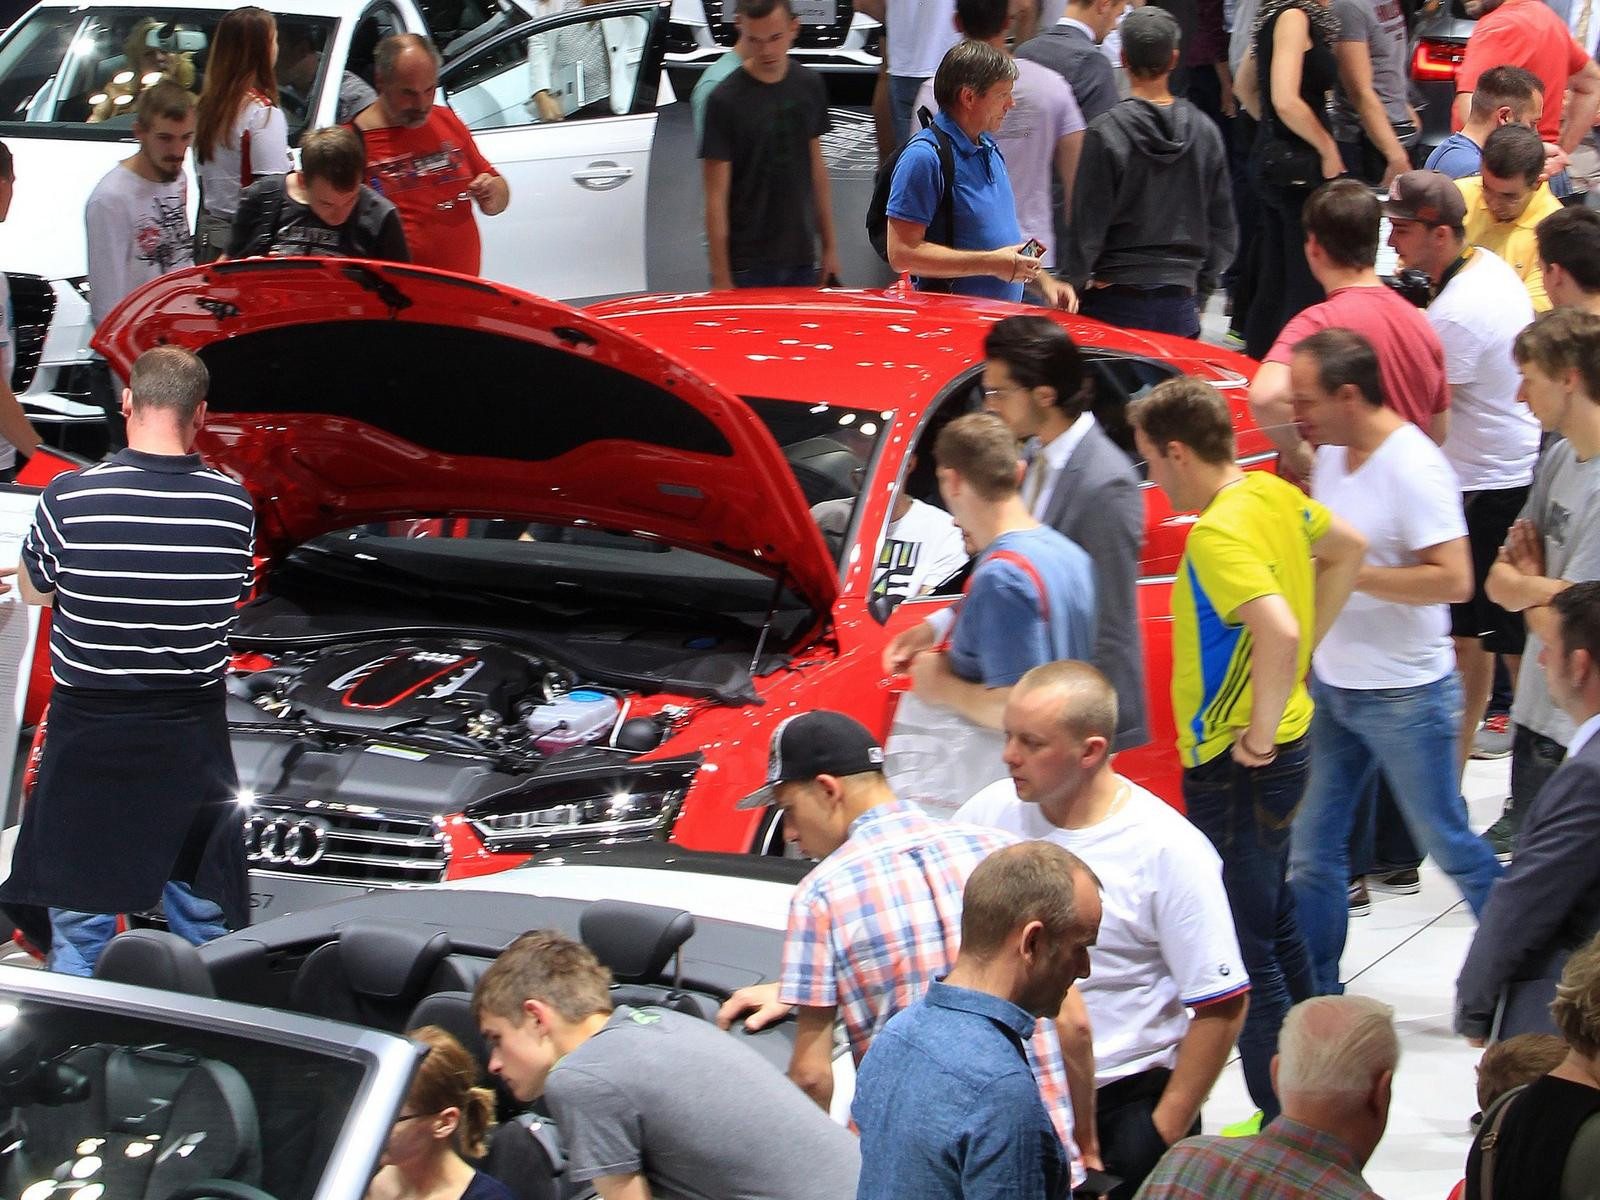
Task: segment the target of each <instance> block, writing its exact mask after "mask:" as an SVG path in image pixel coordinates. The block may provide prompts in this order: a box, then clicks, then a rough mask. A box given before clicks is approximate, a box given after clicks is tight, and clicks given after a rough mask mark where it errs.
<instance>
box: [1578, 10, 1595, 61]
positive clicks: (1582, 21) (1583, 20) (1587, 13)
mask: <svg viewBox="0 0 1600 1200" xmlns="http://www.w3.org/2000/svg"><path fill="white" fill-rule="evenodd" d="M1579 2H1580V3H1581V4H1582V5H1583V12H1582V13H1580V14H1579V15H1578V28H1577V33H1576V36H1577V39H1578V45H1580V46H1582V47H1583V49H1584V51H1585V53H1590V54H1592V53H1593V52H1594V51H1593V49H1592V47H1590V45H1589V22H1590V21H1591V20H1592V19H1593V17H1594V3H1595V0H1579Z"/></svg>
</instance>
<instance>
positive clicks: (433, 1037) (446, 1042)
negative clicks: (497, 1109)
mask: <svg viewBox="0 0 1600 1200" xmlns="http://www.w3.org/2000/svg"><path fill="white" fill-rule="evenodd" d="M406 1036H407V1037H408V1038H410V1039H411V1040H412V1041H414V1042H421V1043H422V1044H423V1045H425V1046H427V1047H428V1054H427V1056H426V1057H425V1058H424V1059H423V1060H422V1061H421V1062H420V1063H418V1064H417V1073H416V1076H415V1077H414V1078H413V1079H412V1080H411V1091H410V1092H409V1093H408V1094H407V1097H406V1100H407V1103H408V1104H409V1106H410V1107H411V1108H413V1109H415V1110H416V1111H417V1112H423V1113H437V1112H443V1111H444V1110H445V1109H447V1108H458V1109H460V1110H461V1121H460V1123H459V1124H458V1125H457V1126H456V1150H457V1152H458V1153H460V1154H463V1155H465V1156H466V1157H467V1158H480V1157H482V1155H483V1152H484V1142H483V1139H484V1136H485V1135H486V1134H487V1133H488V1132H489V1126H491V1125H493V1124H494V1115H495V1114H494V1093H493V1092H492V1091H490V1090H489V1089H488V1088H486V1087H479V1086H478V1077H479V1067H478V1060H477V1059H475V1058H473V1057H472V1055H471V1054H469V1053H468V1052H467V1050H466V1048H465V1047H464V1046H462V1044H461V1043H460V1042H458V1041H456V1039H455V1038H453V1037H452V1036H451V1035H450V1034H449V1033H447V1032H446V1031H445V1030H443V1029H441V1028H439V1026H437V1025H424V1026H422V1027H421V1028H419V1029H413V1030H411V1031H410V1032H409V1033H407V1034H406Z"/></svg>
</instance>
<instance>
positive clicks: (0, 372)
mask: <svg viewBox="0 0 1600 1200" xmlns="http://www.w3.org/2000/svg"><path fill="white" fill-rule="evenodd" d="M16 325H17V314H16V313H15V312H14V311H13V310H12V308H11V280H9V279H7V278H6V274H5V272H4V271H0V379H4V380H5V381H6V386H7V387H10V386H11V372H12V369H13V368H14V367H16V365H17V333H16ZM16 462H17V450H16V447H15V446H13V445H12V444H11V443H10V442H8V441H6V440H5V438H0V471H9V470H10V469H11V468H12V467H13V466H15V465H16Z"/></svg>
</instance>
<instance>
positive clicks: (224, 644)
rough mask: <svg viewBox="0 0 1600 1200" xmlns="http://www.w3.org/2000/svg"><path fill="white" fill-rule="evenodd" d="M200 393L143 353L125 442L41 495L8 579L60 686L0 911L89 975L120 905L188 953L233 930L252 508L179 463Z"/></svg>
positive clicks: (159, 354) (199, 376)
mask: <svg viewBox="0 0 1600 1200" xmlns="http://www.w3.org/2000/svg"><path fill="white" fill-rule="evenodd" d="M208 382H209V380H208V375H207V372H206V368H205V366H204V364H202V363H201V362H200V360H199V359H197V358H196V357H194V355H192V354H190V353H189V352H187V351H185V350H180V349H178V348H176V347H161V348H159V349H155V350H150V351H148V352H146V353H145V354H143V355H141V356H140V358H139V360H138V362H136V363H135V364H134V367H133V371H132V373H131V375H130V377H129V387H128V388H127V389H126V390H124V392H123V399H122V411H123V415H124V416H125V417H126V418H127V422H128V448H127V449H125V450H122V451H120V452H119V453H117V454H116V455H114V456H113V457H111V458H109V459H107V460H106V461H105V462H102V463H99V464H97V465H95V466H92V467H88V468H86V469H84V470H82V471H77V472H74V473H72V474H70V475H63V476H60V477H59V478H57V479H55V480H53V481H52V482H51V483H50V486H49V487H47V488H46V489H45V492H44V495H43V497H41V499H40V502H39V508H38V512H37V514H36V516H35V519H34V524H33V528H32V529H31V530H30V531H29V533H28V537H27V539H26V540H25V542H24V543H23V547H22V566H23V567H24V568H26V569H25V570H22V571H12V572H8V574H15V575H16V576H17V582H18V584H19V586H20V589H21V592H22V596H23V598H24V599H25V600H27V601H28V602H29V603H31V604H38V605H42V606H44V607H48V608H52V609H53V610H54V620H53V622H52V624H51V629H50V662H51V673H52V675H53V676H54V678H55V683H56V687H55V692H54V695H53V697H52V700H51V706H50V713H49V735H48V738H47V740H46V742H45V747H44V757H43V759H42V761H41V763H40V768H39V776H38V782H37V785H36V787H35V790H34V793H33V796H32V798H31V800H30V802H29V804H28V808H27V810H26V812H25V813H24V814H23V821H22V829H21V832H20V834H19V835H18V840H17V847H16V852H15V855H14V859H13V868H12V872H11V876H10V878H9V879H7V880H6V882H5V884H4V885H3V886H0V902H4V903H5V905H6V906H7V909H8V911H10V912H11V913H12V914H13V916H14V919H16V920H17V922H18V924H19V926H21V927H22V928H23V930H24V932H27V933H29V934H30V936H33V937H34V938H35V939H37V940H40V941H43V942H44V943H45V944H48V945H49V946H50V951H51V953H50V965H51V968H52V969H53V970H57V971H64V972H67V973H70V974H79V975H87V974H90V973H91V972H92V971H93V969H94V964H95V960H96V959H97V958H98V957H99V955H100V951H101V950H102V949H104V947H105V944H106V942H107V941H108V940H110V938H111V936H112V934H113V933H114V932H115V930H116V920H117V914H119V913H127V912H138V911H142V910H145V909H150V908H154V907H155V906H156V905H157V904H160V905H161V907H162V908H163V909H164V910H165V913H166V919H167V923H168V925H169V926H170V927H171V928H172V930H173V931H174V932H175V933H178V934H180V935H181V936H183V937H185V938H187V939H188V940H190V941H192V942H195V943H199V942H203V941H206V940H209V939H210V938H213V937H216V936H218V935H219V934H221V933H222V932H223V931H224V930H225V928H226V927H227V926H228V925H240V924H243V923H244V920H245V916H246V912H245V908H246V896H247V882H246V875H245V865H244V844H243V836H242V832H241V827H240V824H239V820H238V815H237V810H236V804H235V801H236V798H237V783H236V778H235V775H234V768H233V755H232V749H231V746H230V744H229V741H228V726H227V720H226V714H225V711H224V704H225V696H226V693H225V691H224V689H223V686H222V681H223V673H224V671H225V670H226V667H227V663H228V641H227V639H228V632H229V630H230V628H231V627H232V625H233V622H234V614H235V610H236V608H237V606H238V604H239V601H240V599H241V598H242V596H243V595H244V592H245V591H246V589H247V588H248V587H249V584H250V579H251V563H252V555H253V542H254V532H255V514H254V509H253V507H252V505H251V502H250V497H249V495H248V494H247V493H246V492H245V490H244V489H243V488H242V487H240V486H239V485H238V484H237V483H235V482H233V481H232V480H231V479H228V478H226V477H225V476H223V475H221V474H219V473H217V472H216V471H213V470H210V469H208V468H207V467H206V466H205V464H204V463H202V462H201V460H200V456H199V455H197V454H195V453H193V447H194V440H195V435H196V434H197V433H198V432H199V430H200V428H201V426H202V424H203V423H204V421H205V412H206V406H205V394H206V387H207V384H208ZM39 909H48V910H49V921H48V924H47V925H46V924H44V923H43V922H42V921H41V920H40V919H39V918H40V915H41V914H39V912H38V910H39Z"/></svg>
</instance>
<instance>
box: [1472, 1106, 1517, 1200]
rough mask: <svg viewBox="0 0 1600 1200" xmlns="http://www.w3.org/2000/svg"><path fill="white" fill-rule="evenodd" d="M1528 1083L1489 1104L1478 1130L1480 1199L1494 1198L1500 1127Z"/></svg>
mask: <svg viewBox="0 0 1600 1200" xmlns="http://www.w3.org/2000/svg"><path fill="white" fill-rule="evenodd" d="M1527 1090H1528V1085H1527V1084H1523V1085H1522V1086H1521V1087H1514V1088H1512V1089H1511V1090H1510V1091H1509V1092H1507V1093H1506V1094H1505V1095H1503V1096H1501V1097H1500V1098H1499V1099H1498V1100H1496V1101H1495V1102H1494V1103H1493V1104H1491V1105H1490V1106H1489V1111H1488V1112H1486V1113H1484V1114H1483V1127H1482V1129H1480V1130H1479V1132H1478V1200H1494V1168H1495V1164H1496V1162H1497V1161H1498V1160H1499V1157H1500V1127H1501V1126H1502V1125H1504V1124H1505V1122H1506V1113H1507V1112H1508V1111H1510V1109H1511V1103H1512V1101H1513V1100H1515V1099H1516V1098H1517V1097H1518V1096H1520V1095H1522V1093H1523V1092H1525V1091H1527Z"/></svg>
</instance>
